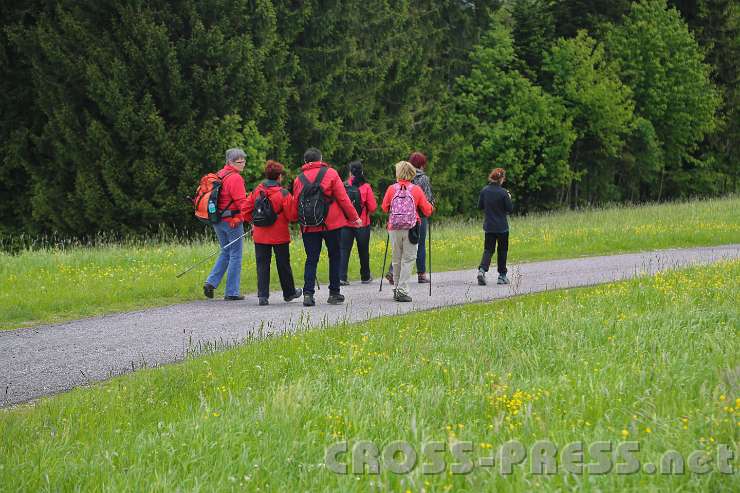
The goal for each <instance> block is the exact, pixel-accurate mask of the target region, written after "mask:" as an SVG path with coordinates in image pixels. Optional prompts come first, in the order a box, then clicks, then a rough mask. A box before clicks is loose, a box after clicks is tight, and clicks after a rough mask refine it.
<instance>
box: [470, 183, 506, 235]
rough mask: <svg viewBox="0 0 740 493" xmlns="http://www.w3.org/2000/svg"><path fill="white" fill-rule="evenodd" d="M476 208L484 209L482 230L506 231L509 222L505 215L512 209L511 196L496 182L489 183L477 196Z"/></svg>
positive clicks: (491, 231) (489, 231) (492, 231)
mask: <svg viewBox="0 0 740 493" xmlns="http://www.w3.org/2000/svg"><path fill="white" fill-rule="evenodd" d="M478 209H480V210H482V211H485V213H486V220H485V221H484V222H483V231H485V232H486V233H508V232H509V222H508V221H507V220H506V215H507V214H511V212H512V211H513V210H514V204H512V203H511V197H509V192H507V191H506V190H505V189H504V188H503V187H502V186H501V185H499V184H498V183H489V184H488V185H486V186H485V187H483V190H481V191H480V195H479V196H478Z"/></svg>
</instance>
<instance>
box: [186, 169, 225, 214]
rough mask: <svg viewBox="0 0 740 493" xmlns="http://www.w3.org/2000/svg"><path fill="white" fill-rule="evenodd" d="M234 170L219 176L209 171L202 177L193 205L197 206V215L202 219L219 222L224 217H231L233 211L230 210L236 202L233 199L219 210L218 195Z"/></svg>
mask: <svg viewBox="0 0 740 493" xmlns="http://www.w3.org/2000/svg"><path fill="white" fill-rule="evenodd" d="M233 173H234V172H233V171H230V172H228V173H226V174H225V175H224V176H219V175H218V173H208V174H207V175H205V176H203V177H202V178H201V179H200V184H199V185H198V189H197V190H196V191H195V197H193V207H194V208H195V217H196V218H198V219H199V220H200V221H203V222H204V223H209V224H218V223H219V222H220V221H221V219H222V218H224V217H230V216H231V215H232V214H233V211H230V210H228V208H229V206H230V205H231V204H232V202H234V200H233V199H232V200H231V202H229V203H228V204H227V205H226V208H225V209H222V210H218V197H219V195H220V193H221V186H222V185H223V182H224V180H225V179H226V177H227V176H229V175H231V174H233Z"/></svg>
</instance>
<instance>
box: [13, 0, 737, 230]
mask: <svg viewBox="0 0 740 493" xmlns="http://www.w3.org/2000/svg"><path fill="white" fill-rule="evenodd" d="M1 15H2V30H0V71H1V72H2V73H0V84H1V85H2V93H3V97H2V100H1V102H0V104H1V105H2V111H1V112H0V135H1V136H0V146H2V148H1V152H0V157H1V158H2V163H1V164H0V201H1V202H2V207H0V232H5V233H13V232H20V231H23V232H27V233H32V234H34V233H50V232H57V233H59V234H62V235H87V234H92V233H95V232H97V231H118V232H122V233H141V232H146V231H151V230H153V229H156V228H157V227H159V226H161V225H163V224H166V225H171V226H174V227H177V228H182V227H187V226H188V225H193V224H194V219H193V217H192V214H191V209H190V207H189V205H188V204H187V203H186V202H185V201H184V200H183V197H184V196H186V195H189V194H192V192H193V190H194V188H195V186H196V185H197V182H198V178H199V177H200V176H201V175H202V174H204V173H206V172H208V171H212V170H215V169H217V168H218V167H220V166H221V164H222V163H223V153H224V151H225V150H226V149H227V148H229V147H237V146H238V147H242V148H244V149H245V150H246V151H247V154H248V165H247V168H246V170H245V178H246V179H247V184H248V186H253V185H254V184H255V183H256V182H257V180H258V179H259V176H260V171H261V168H262V166H263V163H264V160H265V159H266V158H268V157H269V158H273V159H277V160H279V161H281V162H283V163H285V164H286V166H288V168H289V169H290V170H291V172H292V173H293V174H295V172H296V170H297V169H298V166H299V163H300V160H301V159H300V158H301V155H302V153H303V151H304V149H305V148H307V147H309V146H317V147H319V148H321V149H322V151H323V152H324V156H325V160H326V161H328V162H330V163H332V164H333V165H334V166H336V167H338V168H342V169H344V167H345V165H346V163H348V162H349V161H351V160H354V159H362V160H363V161H364V163H365V165H366V169H367V173H368V175H369V176H370V178H371V180H372V182H373V184H374V185H376V187H380V188H382V187H384V186H385V185H387V184H388V183H389V180H390V179H391V178H392V165H393V164H394V163H395V162H396V161H398V160H400V159H403V158H406V157H407V156H408V154H409V153H410V152H411V151H413V150H420V151H423V152H425V153H426V154H427V155H428V156H429V159H430V168H429V173H430V175H431V177H432V183H433V186H434V187H435V190H436V194H435V195H436V196H437V197H438V204H437V206H438V208H439V211H440V212H441V213H444V214H469V213H472V209H473V205H474V203H475V200H476V199H477V190H478V188H479V187H481V186H482V185H484V184H485V182H486V176H487V173H488V171H489V170H490V169H491V168H492V167H494V166H502V167H505V168H506V169H507V171H508V185H507V186H508V187H509V188H510V190H511V191H512V194H513V197H514V200H515V202H516V204H517V207H518V210H519V211H522V212H526V211H532V210H541V209H551V208H559V207H580V206H584V205H591V204H600V203H605V202H614V201H632V202H639V201H647V200H668V199H675V198H682V197H688V196H700V195H715V194H722V193H728V192H735V191H737V186H738V183H737V181H738V173H739V168H740V163H739V162H738V160H739V157H740V149H739V148H738V147H739V146H740V115H739V114H738V103H739V100H740V88H739V84H738V63H740V35H739V32H740V6H739V4H738V3H737V2H735V1H733V0H695V1H666V0H642V1H636V2H631V1H626V0H591V1H587V0H563V1H554V0H511V1H507V0H499V1H475V0H435V1H426V0H419V1H410V0H362V1H358V0H342V1H339V0H335V1H332V0H306V1H288V0H180V1H158V0H146V1H144V0H119V1H110V0H79V1H76V2H68V1H63V0H45V1H41V0H26V1H22V2H21V1H15V2H13V1H2V14H1Z"/></svg>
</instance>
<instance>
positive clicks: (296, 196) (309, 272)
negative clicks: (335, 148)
mask: <svg viewBox="0 0 740 493" xmlns="http://www.w3.org/2000/svg"><path fill="white" fill-rule="evenodd" d="M317 186H318V187H317ZM293 209H294V212H293V214H294V215H295V216H296V217H297V218H298V222H299V223H300V224H301V235H302V237H303V247H304V248H305V250H306V264H305V267H304V271H303V306H314V305H315V304H316V301H315V300H314V292H315V291H314V286H315V284H316V267H317V265H318V263H319V256H320V255H321V244H322V243H324V242H325V243H326V249H327V250H328V251H329V299H328V300H327V303H329V304H330V305H338V304H340V303H344V296H343V295H342V294H341V293H340V283H339V271H340V268H341V261H342V258H341V251H340V247H339V238H340V233H341V231H342V228H343V227H344V226H346V225H347V223H350V224H353V223H354V225H355V226H357V227H360V226H362V219H360V215H359V214H357V211H356V210H355V206H354V205H352V201H350V199H349V197H348V196H347V191H346V190H345V189H344V185H343V184H342V179H341V178H340V177H339V174H338V173H337V172H336V170H334V169H333V168H331V167H330V166H329V165H328V164H326V163H325V162H323V161H322V156H321V151H320V150H318V149H315V148H313V147H312V148H310V149H308V150H306V152H305V153H304V154H303V166H302V167H301V173H300V174H299V175H298V177H297V178H296V179H295V181H294V182H293Z"/></svg>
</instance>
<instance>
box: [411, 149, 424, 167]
mask: <svg viewBox="0 0 740 493" xmlns="http://www.w3.org/2000/svg"><path fill="white" fill-rule="evenodd" d="M409 162H410V163H411V164H413V165H414V168H416V169H426V167H427V157H426V156H425V155H424V154H422V153H421V152H412V153H411V155H410V156H409Z"/></svg>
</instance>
